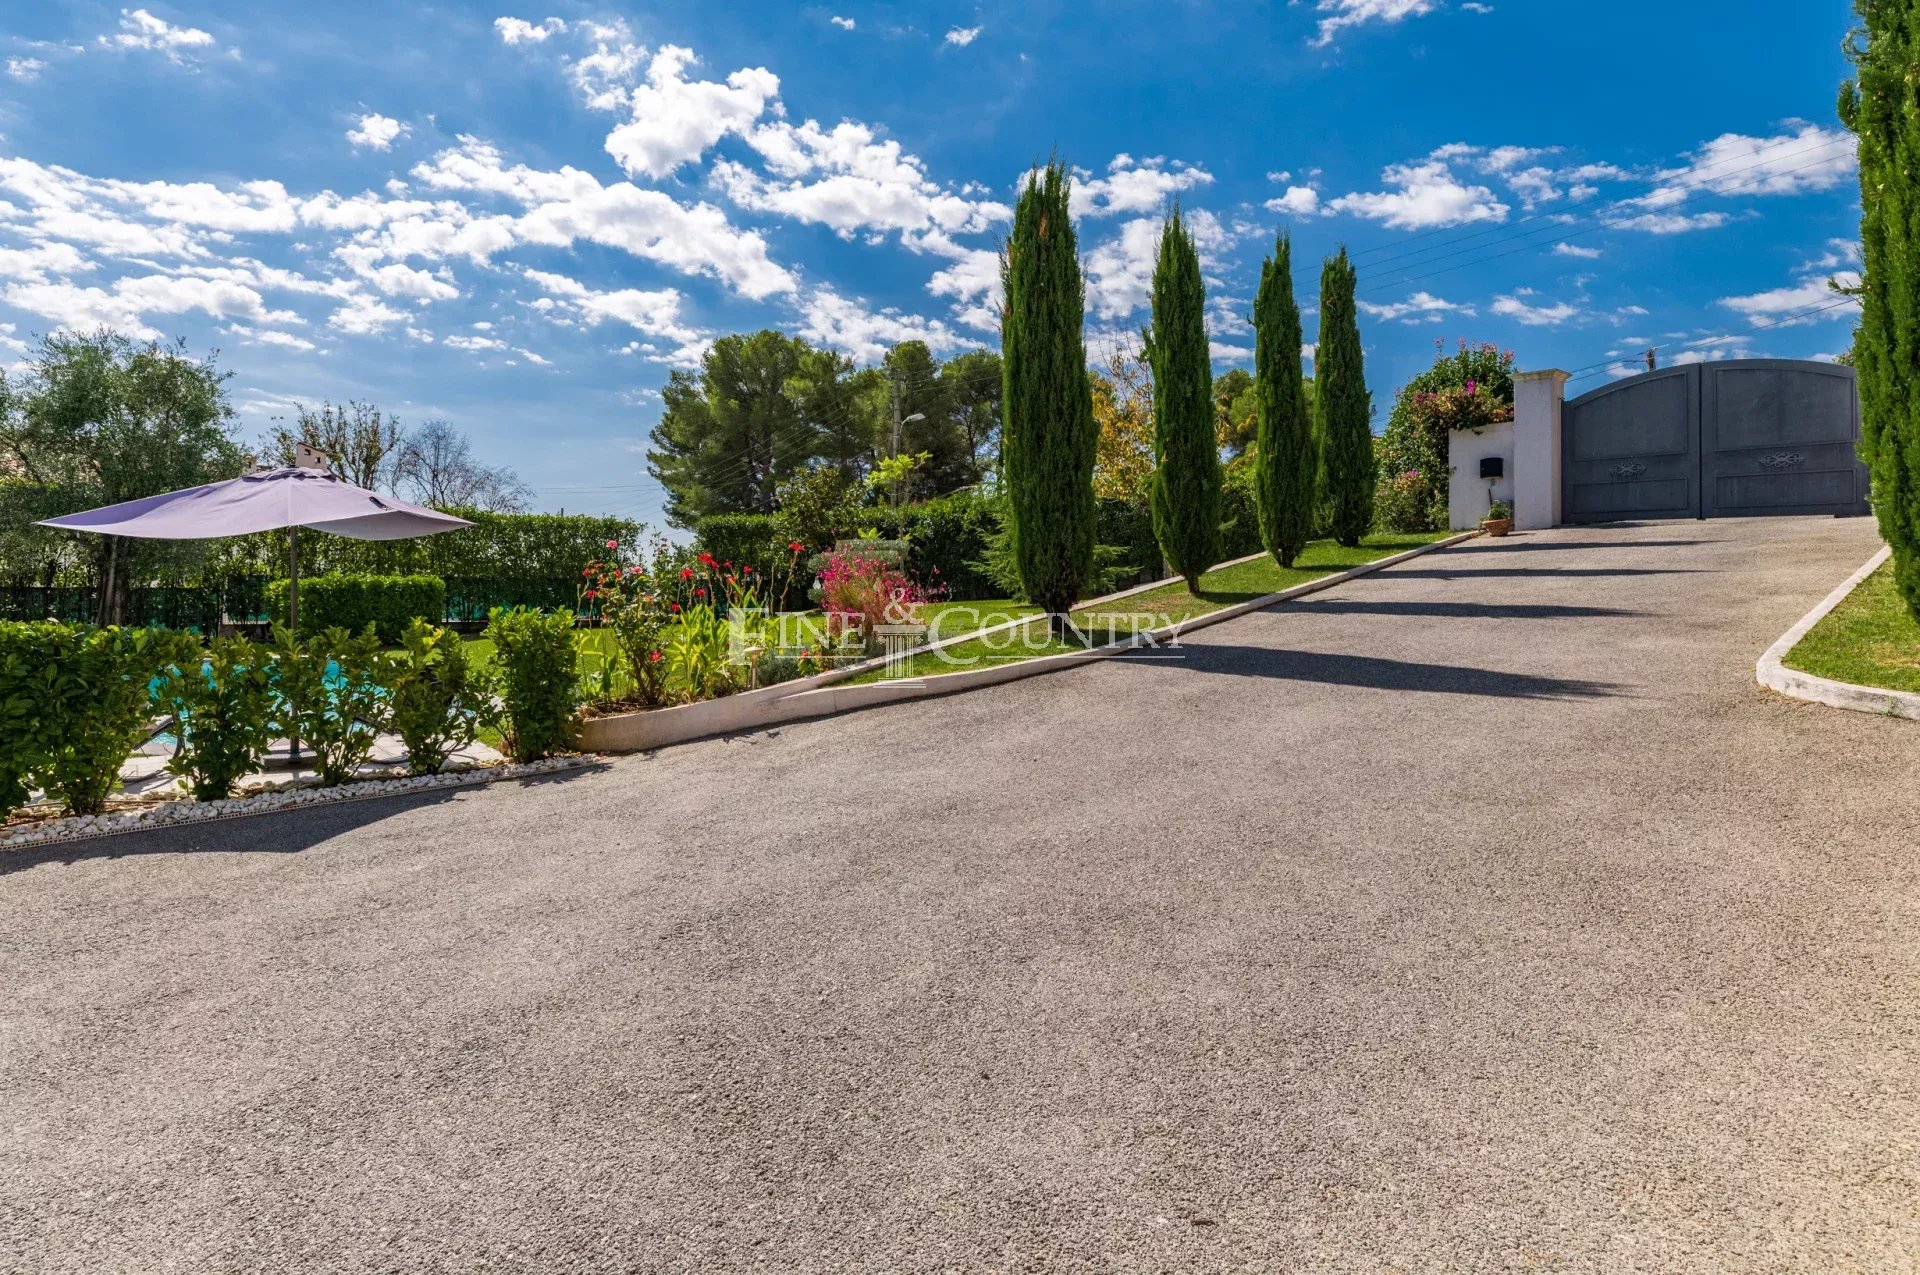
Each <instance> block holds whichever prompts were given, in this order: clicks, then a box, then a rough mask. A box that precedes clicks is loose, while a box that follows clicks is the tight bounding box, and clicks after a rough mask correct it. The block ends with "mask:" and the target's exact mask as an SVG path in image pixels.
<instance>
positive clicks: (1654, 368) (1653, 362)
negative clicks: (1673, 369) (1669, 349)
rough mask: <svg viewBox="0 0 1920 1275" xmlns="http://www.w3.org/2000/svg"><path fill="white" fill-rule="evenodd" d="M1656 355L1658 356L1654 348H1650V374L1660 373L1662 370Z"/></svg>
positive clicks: (1648, 353)
mask: <svg viewBox="0 0 1920 1275" xmlns="http://www.w3.org/2000/svg"><path fill="white" fill-rule="evenodd" d="M1655 355H1656V351H1655V349H1654V347H1652V346H1648V347H1647V371H1649V372H1658V371H1659V370H1660V360H1659V359H1658V358H1657V357H1655Z"/></svg>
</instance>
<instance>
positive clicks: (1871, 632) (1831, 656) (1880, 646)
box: [1784, 563, 1920, 691]
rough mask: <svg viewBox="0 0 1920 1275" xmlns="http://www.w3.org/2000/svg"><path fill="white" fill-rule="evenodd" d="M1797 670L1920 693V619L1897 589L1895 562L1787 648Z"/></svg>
mask: <svg viewBox="0 0 1920 1275" xmlns="http://www.w3.org/2000/svg"><path fill="white" fill-rule="evenodd" d="M1784 663H1785V664H1786V666H1787V667H1788V668H1791V669H1798V670H1800V671H1801V672H1802V673H1811V674H1813V675H1814V676H1815V677H1830V678H1833V679H1835V680H1836V681H1841V682H1851V683H1853V684H1854V685H1855V686H1878V687H1882V688H1884V689H1886V690H1890V691H1920V623H1917V622H1915V620H1914V618H1913V615H1912V613H1910V612H1909V611H1908V610H1907V608H1906V605H1905V604H1904V603H1902V602H1901V601H1900V595H1899V594H1898V593H1896V592H1895V591H1894V587H1893V564H1891V563H1888V564H1887V565H1886V566H1883V567H1881V568H1880V569H1879V570H1878V571H1876V572H1874V573H1873V574H1872V575H1870V576H1868V577H1867V578H1866V580H1865V581H1864V582H1863V583H1862V584H1861V585H1860V587H1859V588H1857V589H1855V590H1854V591H1853V592H1852V593H1850V594H1848V595H1847V600H1846V601H1845V602H1842V603H1841V604H1840V605H1839V606H1837V607H1835V608H1834V609H1833V612H1832V614H1830V615H1828V616H1827V618H1826V619H1824V620H1822V621H1820V623H1818V624H1816V625H1814V626H1813V631H1812V632H1811V633H1809V634H1807V636H1805V637H1804V638H1801V639H1800V644H1799V645H1798V646H1796V647H1794V648H1793V650H1791V651H1789V652H1787V658H1786V660H1785V661H1784Z"/></svg>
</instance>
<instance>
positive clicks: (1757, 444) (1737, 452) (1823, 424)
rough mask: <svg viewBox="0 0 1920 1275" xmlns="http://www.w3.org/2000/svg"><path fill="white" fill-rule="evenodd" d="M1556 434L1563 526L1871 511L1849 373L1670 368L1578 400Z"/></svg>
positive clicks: (1812, 366) (1781, 367) (1780, 366)
mask: <svg viewBox="0 0 1920 1275" xmlns="http://www.w3.org/2000/svg"><path fill="white" fill-rule="evenodd" d="M1561 429H1562V456H1561V487H1562V490H1561V498H1562V510H1563V515H1562V516H1563V517H1564V519H1565V520H1566V521H1567V522H1617V521H1624V520H1629V519H1650V518H1722V517H1739V516H1749V517H1754V516H1761V515H1771V514H1864V513H1866V512H1867V470H1866V466H1865V465H1864V464H1862V463H1861V461H1860V459H1859V451H1858V449H1859V440H1860V400H1859V394H1858V390H1857V387H1856V385H1855V381H1854V374H1853V369H1852V368H1845V367H1837V366H1835V365H1834V364H1831V363H1804V362H1798V361H1793V360H1787V359H1740V360H1733V361H1729V362H1726V363H1704V364H1702V363H1696V364H1691V365H1689V366H1686V367H1674V368H1666V369H1663V370H1662V371H1658V372H1649V373H1648V374H1646V375H1645V376H1636V377H1634V378H1632V379H1631V380H1625V381H1620V382H1617V383H1616V384H1613V385H1607V386H1603V387H1602V388H1600V389H1597V390H1595V391H1593V392H1592V393H1590V394H1585V395H1582V396H1581V397H1579V398H1577V399H1574V400H1572V401H1571V402H1569V403H1568V404H1567V405H1566V408H1565V413H1564V416H1563V420H1562V426H1561Z"/></svg>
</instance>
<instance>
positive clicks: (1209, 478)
mask: <svg viewBox="0 0 1920 1275" xmlns="http://www.w3.org/2000/svg"><path fill="white" fill-rule="evenodd" d="M1206 308H1207V289H1206V284H1205V283H1204V282H1203V281H1202V280H1201V278H1200V254H1199V253H1198V252H1197V251H1196V250H1195V248H1194V244H1193V236H1192V235H1190V234H1189V233H1188V232H1187V227H1186V223H1185V222H1184V221H1183V220H1182V219H1181V217H1180V209H1179V208H1178V207H1175V208H1174V210H1173V212H1172V213H1170V214H1169V215H1168V217H1167V220H1166V224H1165V225H1164V226H1162V227H1161V230H1160V255H1159V260H1158V262H1157V263H1156V264H1155V266H1154V271H1153V327H1152V329H1151V331H1150V332H1149V335H1148V338H1147V361H1148V362H1149V363H1151V364H1152V365H1153V408H1154V413H1153V452H1154V471H1153V482H1152V485H1151V486H1150V487H1149V488H1148V493H1149V499H1150V500H1151V502H1152V506H1153V534H1154V538H1155V539H1156V540H1158V541H1159V542H1160V552H1161V553H1162V554H1163V555H1165V557H1166V559H1167V563H1168V565H1169V566H1171V567H1172V568H1173V570H1174V571H1175V572H1177V573H1178V574H1179V575H1181V576H1183V577H1184V578H1185V579H1186V582H1187V587H1188V588H1189V589H1198V588H1199V587H1200V577H1201V575H1202V574H1204V573H1205V572H1206V571H1207V570H1208V569H1209V568H1210V567H1212V566H1213V564H1214V561H1215V560H1216V557H1217V551H1218V549H1219V546H1220V450H1219V443H1218V442H1217V441H1216V439H1215V434H1214V412H1215V408H1214V403H1213V361H1212V358H1213V356H1212V354H1211V353H1210V352H1209V350H1208V348H1207V323H1206Z"/></svg>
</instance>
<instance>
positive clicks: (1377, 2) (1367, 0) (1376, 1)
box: [1313, 0, 1437, 48]
mask: <svg viewBox="0 0 1920 1275" xmlns="http://www.w3.org/2000/svg"><path fill="white" fill-rule="evenodd" d="M1436 3H1437V0H1320V4H1319V11H1320V12H1321V13H1323V14H1325V15H1327V16H1325V17H1323V18H1321V19H1320V31H1319V34H1318V35H1317V36H1316V37H1315V38H1314V40H1313V44H1314V46H1315V47H1317V48H1325V47H1326V46H1327V45H1329V44H1332V43H1333V41H1334V37H1335V36H1337V35H1339V34H1340V32H1342V31H1343V30H1345V29H1346V28H1348V27H1359V26H1365V25H1366V24H1367V23H1369V22H1379V23H1383V24H1388V25H1391V24H1392V23H1395V22H1402V21H1404V20H1406V19H1407V18H1418V17H1423V16H1425V15H1426V14H1429V13H1432V12H1433V11H1434V8H1435V7H1436Z"/></svg>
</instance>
